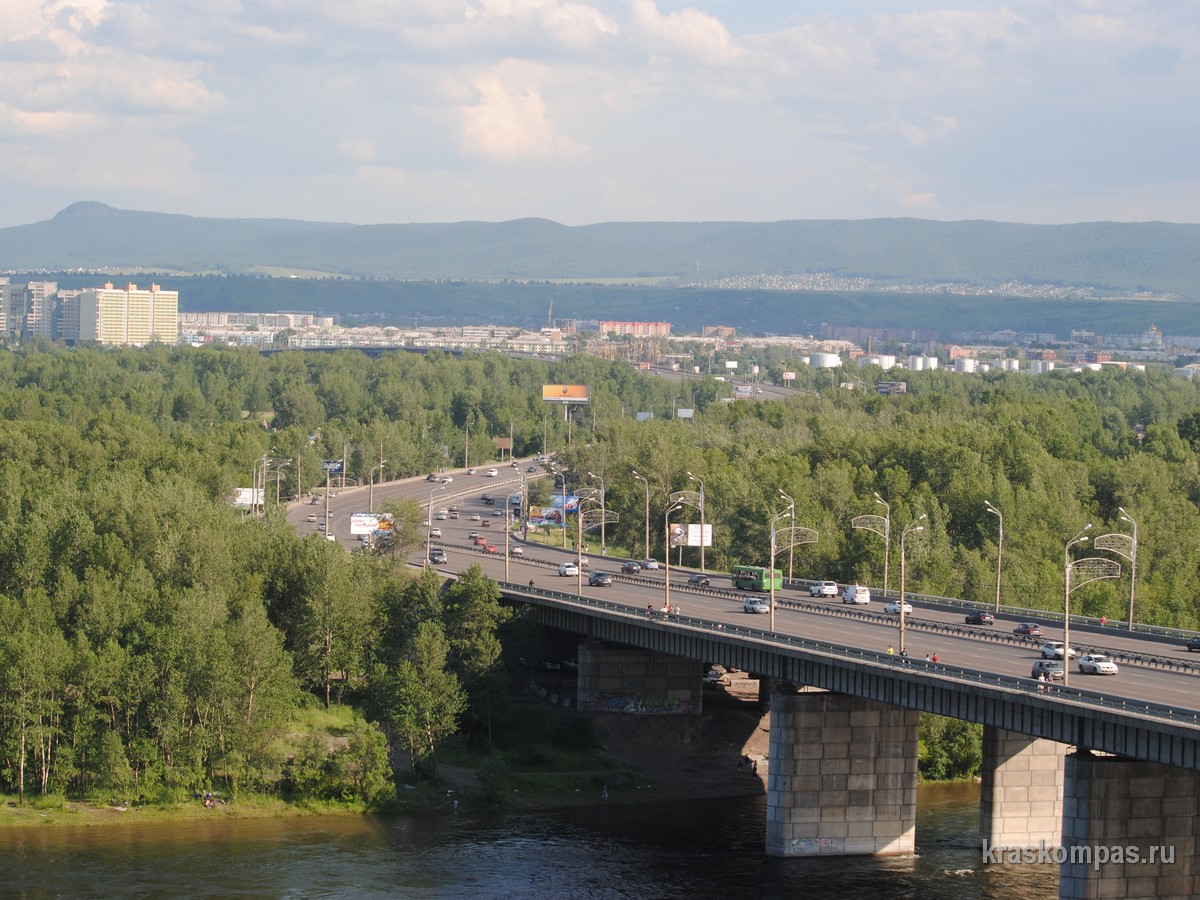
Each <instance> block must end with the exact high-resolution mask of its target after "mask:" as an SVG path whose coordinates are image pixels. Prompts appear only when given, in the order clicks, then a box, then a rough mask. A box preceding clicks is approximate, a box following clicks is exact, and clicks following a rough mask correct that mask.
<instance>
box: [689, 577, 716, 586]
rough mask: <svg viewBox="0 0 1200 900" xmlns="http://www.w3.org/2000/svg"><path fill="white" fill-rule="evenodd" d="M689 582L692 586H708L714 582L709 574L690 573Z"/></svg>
mask: <svg viewBox="0 0 1200 900" xmlns="http://www.w3.org/2000/svg"><path fill="white" fill-rule="evenodd" d="M687 583H688V584H690V585H691V586H692V587H708V586H709V585H711V584H712V582H711V581H710V580H709V578H708V576H707V575H689V576H688V580H687Z"/></svg>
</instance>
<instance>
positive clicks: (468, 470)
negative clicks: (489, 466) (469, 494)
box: [467, 466, 475, 475]
mask: <svg viewBox="0 0 1200 900" xmlns="http://www.w3.org/2000/svg"><path fill="white" fill-rule="evenodd" d="M467 474H468V475H474V474H475V467H474V466H471V468H469V469H467Z"/></svg>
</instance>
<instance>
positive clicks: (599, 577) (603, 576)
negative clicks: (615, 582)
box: [588, 572, 612, 587]
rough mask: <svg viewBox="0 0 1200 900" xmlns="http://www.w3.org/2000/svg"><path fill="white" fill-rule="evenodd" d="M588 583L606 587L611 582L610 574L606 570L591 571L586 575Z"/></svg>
mask: <svg viewBox="0 0 1200 900" xmlns="http://www.w3.org/2000/svg"><path fill="white" fill-rule="evenodd" d="M588 584H590V585H591V586H592V587H608V586H609V585H610V584H612V576H611V575H609V574H608V573H607V572H593V573H592V574H591V575H589V576H588Z"/></svg>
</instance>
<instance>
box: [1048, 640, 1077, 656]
mask: <svg viewBox="0 0 1200 900" xmlns="http://www.w3.org/2000/svg"><path fill="white" fill-rule="evenodd" d="M1064 656H1066V657H1067V658H1068V659H1074V658H1075V648H1074V647H1071V648H1070V649H1069V650H1068V649H1067V645H1066V644H1064V643H1063V642H1062V641H1046V643H1044V644H1042V659H1062V658H1063V657H1064Z"/></svg>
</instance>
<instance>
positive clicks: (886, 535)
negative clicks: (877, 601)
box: [875, 491, 892, 600]
mask: <svg viewBox="0 0 1200 900" xmlns="http://www.w3.org/2000/svg"><path fill="white" fill-rule="evenodd" d="M875 502H876V503H878V504H879V505H880V506H882V507H883V508H884V511H885V512H886V513H887V515H886V516H884V526H883V599H884V600H886V599H887V592H888V591H887V589H888V555H889V553H890V551H891V549H892V505H891V504H890V503H888V502H887V501H886V500H884V499H883V498H882V497H880V496H879V491H876V492H875Z"/></svg>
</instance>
